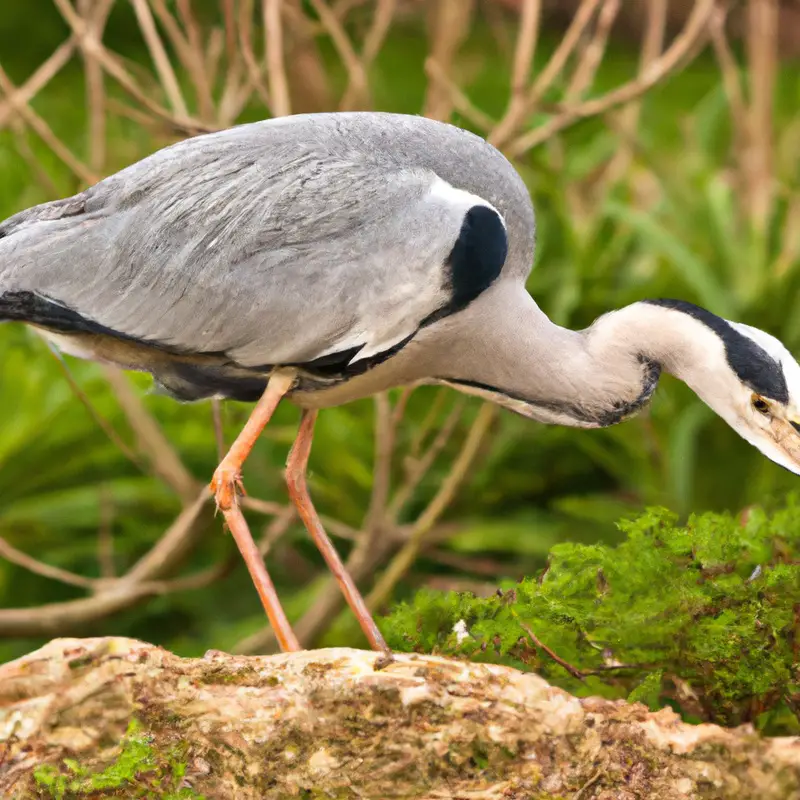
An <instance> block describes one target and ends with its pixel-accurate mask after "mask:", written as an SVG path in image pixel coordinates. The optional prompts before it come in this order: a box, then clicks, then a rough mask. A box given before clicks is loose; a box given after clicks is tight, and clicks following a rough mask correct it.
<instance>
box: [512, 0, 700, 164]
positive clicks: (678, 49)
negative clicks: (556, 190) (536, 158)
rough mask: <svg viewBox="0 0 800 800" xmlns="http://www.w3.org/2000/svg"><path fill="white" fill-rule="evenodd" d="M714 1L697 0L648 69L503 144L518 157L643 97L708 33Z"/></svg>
mask: <svg viewBox="0 0 800 800" xmlns="http://www.w3.org/2000/svg"><path fill="white" fill-rule="evenodd" d="M714 2H715V0H697V3H696V4H695V6H694V7H693V9H692V13H691V15H690V16H689V19H688V20H687V22H686V25H685V26H684V29H683V31H682V32H681V33H680V35H678V36H677V37H676V38H675V40H674V41H673V42H672V44H671V45H670V47H669V48H668V49H667V50H666V51H665V52H664V53H663V54H662V55H661V56H660V57H659V58H657V59H656V60H655V61H654V62H653V63H652V64H651V65H650V68H649V69H648V70H647V71H646V72H644V73H643V74H641V75H639V76H638V77H636V78H635V79H633V80H631V81H628V82H627V83H624V84H623V85H622V86H619V87H617V88H616V89H613V90H611V91H610V92H607V93H606V94H604V95H601V96H600V97H596V98H593V99H591V100H586V101H584V102H582V103H578V104H576V105H575V106H574V107H572V108H569V109H566V110H564V111H563V112H561V114H559V115H558V116H556V117H553V118H552V119H550V120H549V121H548V122H546V123H545V124H544V125H541V126H539V127H538V128H534V129H533V130H532V131H529V132H528V133H525V134H523V135H521V136H519V137H517V138H516V139H514V140H513V141H512V142H510V143H509V144H508V145H506V146H505V147H504V150H505V152H506V154H507V155H508V156H509V157H511V158H516V157H519V156H521V155H522V154H523V153H526V152H527V151H528V150H530V149H532V148H533V147H536V146H537V145H540V144H542V143H543V142H545V141H547V140H548V139H550V138H551V137H552V136H554V135H555V134H556V133H558V132H559V131H562V130H564V129H565V128H568V127H569V126H570V125H573V124H575V123H576V122H578V121H579V120H582V119H586V118H587V117H593V116H597V115H599V114H605V113H606V112H608V111H610V110H612V109H613V108H616V107H617V106H619V105H622V104H624V103H628V102H630V101H631V100H635V99H636V98H638V97H641V95H643V94H644V93H645V92H646V91H648V90H649V89H651V88H652V87H653V86H655V85H656V84H657V83H659V82H660V81H662V80H664V78H666V77H667V75H669V74H670V73H671V72H672V71H673V70H674V69H675V68H676V67H677V66H678V65H679V64H680V63H681V62H682V60H683V59H684V58H685V57H686V56H687V54H688V53H689V52H690V51H691V50H692V48H693V47H694V46H695V45H696V44H697V43H698V41H699V40H700V39H701V38H702V37H703V36H705V34H706V31H707V25H706V23H707V22H708V20H709V18H710V16H711V13H712V12H713V10H714Z"/></svg>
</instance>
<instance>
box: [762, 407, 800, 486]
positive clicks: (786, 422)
mask: <svg viewBox="0 0 800 800" xmlns="http://www.w3.org/2000/svg"><path fill="white" fill-rule="evenodd" d="M768 435H769V437H770V438H771V439H772V444H773V447H774V448H775V450H777V453H775V455H770V454H768V455H770V457H771V458H772V459H773V461H777V462H778V463H779V464H780V465H781V466H783V467H786V469H788V470H790V471H791V472H794V473H795V474H796V475H800V416H789V417H786V418H783V419H782V418H780V417H775V418H773V420H772V422H771V423H770V426H769V429H768Z"/></svg>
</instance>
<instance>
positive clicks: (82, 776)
mask: <svg viewBox="0 0 800 800" xmlns="http://www.w3.org/2000/svg"><path fill="white" fill-rule="evenodd" d="M187 750H188V747H187V746H180V745H177V746H172V747H170V748H169V749H168V750H167V751H166V752H158V751H157V750H156V749H155V748H154V747H153V744H152V737H151V736H150V735H149V734H148V733H147V732H146V731H145V730H143V728H142V726H141V723H139V722H138V721H137V720H135V719H134V720H131V722H130V723H129V725H128V729H127V731H126V732H125V736H124V737H123V739H122V744H121V749H120V752H119V755H118V756H117V758H116V759H115V760H114V761H113V763H111V764H109V765H107V766H106V767H105V768H104V769H102V770H101V771H99V772H93V771H92V770H91V769H88V768H87V767H85V766H83V765H82V764H81V763H80V762H78V761H77V760H75V759H71V758H65V759H64V760H63V762H62V766H61V767H56V766H55V765H52V764H44V765H42V766H39V767H37V769H36V770H35V771H34V780H35V781H36V785H37V786H38V788H39V789H40V791H41V792H42V793H45V794H46V796H50V797H52V798H54V799H55V800H67V799H68V798H76V799H77V798H81V797H103V796H108V797H114V796H124V797H145V798H163V800H179V798H180V800H184V799H185V800H190V799H191V800H203V797H202V795H199V794H197V793H196V792H194V791H193V790H192V789H189V788H185V787H184V788H181V783H182V781H183V778H184V775H185V774H186V751H187Z"/></svg>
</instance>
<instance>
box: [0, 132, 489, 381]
mask: <svg viewBox="0 0 800 800" xmlns="http://www.w3.org/2000/svg"><path fill="white" fill-rule="evenodd" d="M225 133H226V134H228V136H227V137H226V136H223V135H211V136H207V137H199V138H197V139H195V140H189V141H187V142H182V143H179V144H177V145H173V146H171V147H168V148H165V149H164V150H162V151H159V152H158V153H156V154H155V155H154V156H151V157H150V158H148V159H145V160H144V161H141V162H138V163H137V164H134V165H133V166H132V167H129V168H127V169H125V170H122V171H121V172H119V173H117V174H116V175H113V176H111V177H110V178H107V179H106V180H104V181H101V182H100V183H99V184H97V185H96V186H94V187H92V188H90V189H88V190H87V191H86V192H84V193H82V194H80V195H76V196H75V197H74V198H68V199H67V200H65V201H57V202H56V203H50V204H46V205H44V206H39V207H37V208H35V209H31V210H29V211H26V212H22V213H21V214H18V215H16V216H15V217H12V218H10V219H9V220H7V221H6V222H5V223H3V224H2V225H1V226H0V294H1V293H2V292H3V291H30V292H35V293H37V294H40V295H42V296H44V297H47V298H50V299H52V300H54V301H56V302H58V303H60V304H63V305H65V306H67V307H69V308H71V309H73V310H75V311H77V312H78V313H79V314H81V315H82V316H84V317H86V318H88V319H91V320H93V321H95V322H97V323H99V324H100V325H102V326H104V327H106V328H110V329H112V330H114V331H117V332H119V333H121V334H123V335H125V336H128V337H133V338H137V339H141V340H145V341H150V342H154V343H158V344H160V345H162V346H164V347H168V348H172V349H175V350H176V351H181V352H195V353H198V352H216V353H220V352H224V353H226V354H227V355H228V356H229V357H230V358H232V359H233V360H235V361H236V362H237V363H240V364H242V365H244V366H257V365H261V364H278V363H301V362H304V361H309V360H313V359H315V358H318V357H321V356H324V355H326V354H329V353H333V352H337V351H342V350H346V349H348V348H352V347H356V346H363V349H362V350H361V352H360V353H359V354H358V356H357V357H359V358H360V357H365V356H367V355H370V354H373V353H378V352H381V351H382V350H384V349H387V348H389V347H391V346H392V345H393V344H396V343H397V342H399V341H401V340H403V339H404V338H407V337H408V336H409V335H411V334H412V333H413V332H414V331H415V330H416V328H417V326H418V325H419V323H420V322H421V321H422V320H423V319H424V318H425V317H427V316H428V315H430V314H431V313H432V312H434V311H435V310H437V309H438V308H441V307H442V306H444V305H445V304H446V303H447V301H448V287H447V276H446V275H445V262H446V260H447V257H448V254H449V252H450V251H451V249H452V247H453V245H454V243H455V241H456V240H457V238H458V235H459V230H460V226H461V223H462V220H463V218H464V214H465V213H466V211H467V210H468V209H469V208H470V207H471V206H472V205H474V204H475V202H476V201H478V202H480V199H479V198H477V197H475V196H474V195H469V194H468V193H466V192H460V191H457V190H454V189H452V187H450V186H449V184H446V183H444V182H443V181H441V180H440V179H439V178H438V176H437V175H436V174H435V173H433V172H432V171H430V170H428V169H423V168H415V167H413V166H411V167H409V166H403V165H396V164H395V165H393V164H390V163H380V162H378V161H374V160H371V159H370V157H369V155H368V154H365V153H363V152H361V153H348V152H347V151H346V149H345V150H342V151H339V152H333V153H332V152H326V151H324V150H322V151H321V150H320V148H319V147H318V146H316V145H315V142H314V141H313V140H311V141H310V142H298V141H297V140H296V137H295V138H287V137H275V138H274V140H273V141H270V140H269V139H268V138H267V139H266V143H267V145H269V146H268V147H265V146H263V144H260V145H258V146H255V144H254V142H252V141H249V140H247V138H246V132H242V130H241V129H234V131H233V132H225ZM255 136H256V134H255V133H250V139H251V140H252V139H253V138H254V137H255ZM242 137H245V138H242Z"/></svg>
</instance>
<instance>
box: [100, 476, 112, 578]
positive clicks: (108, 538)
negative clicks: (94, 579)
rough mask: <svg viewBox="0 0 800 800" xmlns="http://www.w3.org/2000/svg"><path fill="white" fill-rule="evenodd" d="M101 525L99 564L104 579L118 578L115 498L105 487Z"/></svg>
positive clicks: (101, 495)
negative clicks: (115, 553)
mask: <svg viewBox="0 0 800 800" xmlns="http://www.w3.org/2000/svg"><path fill="white" fill-rule="evenodd" d="M98 503H99V506H100V525H99V526H98V529H97V564H98V566H99V567H100V575H102V577H104V578H116V577H117V568H116V565H115V563H114V531H113V524H114V498H113V496H112V495H111V494H110V492H109V491H108V487H106V486H105V485H101V486H100V497H99V498H98Z"/></svg>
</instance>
